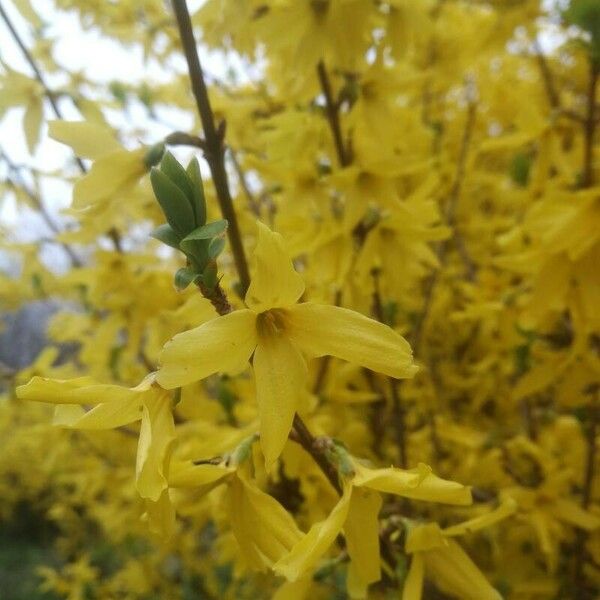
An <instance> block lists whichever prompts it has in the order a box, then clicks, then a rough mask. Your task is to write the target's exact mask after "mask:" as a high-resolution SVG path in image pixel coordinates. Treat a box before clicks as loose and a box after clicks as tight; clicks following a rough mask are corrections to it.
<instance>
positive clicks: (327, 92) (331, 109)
mask: <svg viewBox="0 0 600 600" xmlns="http://www.w3.org/2000/svg"><path fill="white" fill-rule="evenodd" d="M317 75H318V77H319V83H320V84H321V91H322V92H323V95H324V96H325V111H326V112H327V120H328V121H329V127H330V129H331V133H332V135H333V142H334V144H335V150H336V152H337V158H338V162H339V163H340V166H341V167H347V166H348V165H349V164H350V163H351V162H352V161H351V159H350V153H349V152H348V150H347V148H346V147H345V146H344V140H343V137H342V128H341V125H340V114H339V104H338V103H337V102H336V101H335V99H334V98H333V93H332V91H331V83H330V81H329V76H328V75H327V69H326V68H325V63H324V62H323V61H322V60H320V61H319V64H318V65H317Z"/></svg>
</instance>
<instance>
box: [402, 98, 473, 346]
mask: <svg viewBox="0 0 600 600" xmlns="http://www.w3.org/2000/svg"><path fill="white" fill-rule="evenodd" d="M476 112H477V109H476V106H475V104H474V103H473V102H469V106H468V109H467V120H466V122H465V128H464V131H463V136H462V141H461V145H460V150H459V154H458V160H457V163H456V172H455V175H454V183H453V184H452V188H451V189H450V196H449V199H448V206H447V208H446V215H445V216H446V223H447V224H448V226H449V227H451V228H452V229H453V234H452V237H451V238H450V239H449V240H444V241H442V242H440V243H439V244H438V246H437V251H436V254H437V257H438V260H439V263H440V266H439V268H438V269H437V270H436V271H434V272H433V273H432V274H431V276H430V277H429V278H428V279H427V281H426V282H425V289H424V301H423V310H422V311H421V313H420V315H419V317H418V319H417V322H416V324H415V327H414V329H413V333H412V336H411V340H410V342H411V346H412V349H413V353H414V354H415V355H416V356H418V355H419V351H420V347H421V342H422V337H423V330H424V328H425V324H426V321H427V318H428V316H429V312H430V311H431V306H432V304H433V295H434V291H435V288H436V286H437V283H438V279H439V274H440V271H441V269H442V268H443V267H444V265H445V264H446V259H447V254H448V248H449V245H450V242H454V244H455V245H456V249H457V251H458V252H459V254H460V255H461V259H462V260H463V263H464V265H465V268H466V271H467V278H468V279H469V280H472V279H474V277H475V273H476V266H475V264H474V263H473V261H472V259H471V258H470V256H469V254H468V253H467V251H466V248H465V245H464V241H463V240H462V237H461V236H460V235H458V233H457V231H456V212H457V208H458V201H459V199H460V194H461V192H462V187H463V183H464V178H465V172H466V165H467V158H468V155H469V147H470V145H471V139H472V137H473V128H474V125H475V115H476Z"/></svg>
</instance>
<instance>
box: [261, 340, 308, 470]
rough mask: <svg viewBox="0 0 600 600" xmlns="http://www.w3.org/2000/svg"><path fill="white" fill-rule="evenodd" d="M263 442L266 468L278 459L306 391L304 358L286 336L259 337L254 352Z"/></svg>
mask: <svg viewBox="0 0 600 600" xmlns="http://www.w3.org/2000/svg"><path fill="white" fill-rule="evenodd" d="M253 366H254V376H255V378H256V401H257V402H258V413H259V417H260V445H261V448H262V451H263V454H264V456H265V464H266V468H267V470H269V469H270V468H271V466H272V465H273V463H274V462H275V461H276V460H277V458H279V455H280V454H281V451H282V450H283V447H284V446H285V442H286V440H287V438H288V435H289V433H290V429H291V428H292V421H293V419H294V414H295V412H296V411H297V410H298V406H299V405H300V402H301V399H302V396H303V394H304V393H305V387H306V380H307V369H306V363H305V362H304V358H303V357H302V355H301V354H300V352H299V351H298V350H297V349H296V347H295V346H294V345H293V344H292V343H291V342H290V341H289V340H288V339H287V338H286V337H285V336H283V335H273V336H269V337H266V338H263V339H261V340H260V342H259V344H258V346H257V347H256V351H255V353H254V363H253Z"/></svg>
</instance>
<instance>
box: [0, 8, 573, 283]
mask: <svg viewBox="0 0 600 600" xmlns="http://www.w3.org/2000/svg"><path fill="white" fill-rule="evenodd" d="M202 1H203V0H196V1H194V0H190V2H189V4H190V10H191V11H193V10H194V8H196V7H197V6H199V5H200V4H201V2H202ZM545 1H546V3H547V5H548V6H551V5H556V4H557V3H560V2H561V1H562V0H545ZM0 2H2V6H3V7H4V8H5V10H6V11H7V12H8V13H9V16H10V18H11V20H12V21H13V23H14V25H15V27H16V28H17V30H18V31H19V34H20V35H21V38H22V39H23V40H24V41H25V44H26V45H27V46H28V47H31V45H32V36H31V31H30V27H29V25H28V24H27V22H26V21H24V19H23V18H22V17H21V16H20V14H19V13H18V12H17V11H16V10H15V8H14V6H13V5H12V2H11V0H0ZM32 4H34V5H35V9H36V11H37V12H38V13H39V15H40V16H41V18H42V19H43V20H44V21H45V22H46V23H47V26H48V29H47V33H48V35H49V36H50V37H52V38H54V39H56V43H55V46H54V57H55V59H56V60H57V62H58V64H61V65H63V66H64V67H65V68H68V69H69V70H71V71H76V70H81V71H82V72H83V73H84V74H86V75H88V76H90V77H91V78H93V79H94V80H95V81H98V82H110V81H114V80H118V81H124V82H127V83H140V82H143V81H148V82H165V81H168V80H169V79H170V78H171V76H172V73H173V71H175V72H178V73H185V72H186V64H185V61H184V59H183V56H177V57H174V59H173V61H172V62H171V64H170V65H169V67H168V70H167V69H165V68H164V67H161V66H160V65H158V64H157V63H156V62H154V61H149V62H145V61H144V58H143V55H142V50H141V48H136V47H128V48H124V47H123V46H121V45H119V44H118V43H117V42H115V41H113V40H110V39H108V38H106V37H103V36H102V35H101V34H100V33H99V32H98V31H97V30H93V29H92V30H86V31H84V30H83V28H82V27H81V24H80V22H79V19H78V17H77V15H76V14H75V13H66V12H63V11H56V10H55V9H54V6H53V2H52V0H34V2H32ZM547 31H548V33H547V35H544V36H543V39H542V43H543V46H544V47H545V48H546V49H548V48H551V47H552V46H553V45H555V44H556V36H553V34H552V29H551V28H550V27H548V28H547ZM200 55H201V60H202V63H203V66H204V68H205V70H206V71H207V72H208V73H212V74H214V75H217V76H219V77H223V76H224V74H225V73H227V72H228V71H229V70H233V71H235V72H236V73H237V74H238V77H242V78H243V77H244V73H245V71H246V69H245V68H244V66H243V65H242V64H241V63H240V61H239V59H236V57H235V56H232V55H231V54H230V55H223V54H222V53H208V52H207V51H206V50H203V49H202V48H200ZM0 57H1V59H2V60H3V61H4V62H6V63H7V64H9V65H11V66H12V67H13V68H16V69H17V70H20V71H21V72H23V73H25V74H28V75H30V74H31V70H30V68H29V66H28V64H27V63H26V61H25V59H24V58H23V56H22V54H21V52H20V50H19V48H18V47H17V45H16V43H15V42H14V40H13V39H12V37H11V36H10V34H9V32H8V30H7V29H6V27H5V25H4V23H2V22H0ZM47 83H48V85H49V87H50V88H51V89H52V88H57V87H59V86H60V84H61V79H60V75H58V76H54V77H53V76H48V77H47ZM61 109H62V110H63V111H64V113H65V117H66V118H67V119H80V118H81V117H80V115H79V113H78V111H77V110H76V109H75V108H74V107H73V106H72V105H71V103H70V102H69V101H63V102H61ZM157 114H158V116H159V118H160V120H161V121H163V122H165V123H169V127H166V126H164V125H161V124H159V123H157V122H154V121H152V120H150V119H149V118H148V116H147V112H146V110H145V108H144V107H142V106H141V105H139V104H132V105H131V106H130V107H129V110H128V112H127V114H124V113H123V111H122V110H111V111H108V113H107V115H106V116H107V117H108V119H109V121H110V122H111V124H113V125H114V126H115V127H117V128H118V129H121V128H123V127H125V128H129V129H131V127H132V126H135V125H138V126H140V127H141V128H142V129H145V130H147V131H148V132H149V136H150V138H151V139H145V140H143V141H144V142H154V141H158V140H160V139H161V138H163V137H164V136H165V135H166V134H168V133H170V132H171V131H173V130H175V129H178V130H183V131H190V130H191V127H192V125H193V120H192V116H191V115H190V114H189V113H186V112H183V111H178V110H174V109H167V108H166V107H159V108H158V109H157ZM22 115H23V110H21V109H13V110H10V111H8V113H7V114H5V115H4V116H3V117H2V116H0V146H1V147H2V148H3V151H5V152H6V153H7V154H9V155H10V158H11V160H12V161H13V162H15V163H18V164H23V165H34V166H36V167H38V168H41V169H43V170H45V171H52V170H53V169H59V168H60V167H62V165H64V164H65V162H68V161H72V152H71V150H70V149H69V148H67V147H65V146H63V145H62V144H59V143H57V142H55V141H53V140H51V139H50V138H48V136H47V128H46V126H44V128H43V131H42V134H41V142H40V143H39V145H38V148H37V150H36V152H35V155H34V156H30V155H29V152H28V150H27V147H26V144H25V139H24V136H23V128H22ZM45 116H46V118H54V117H53V115H52V114H51V112H50V110H49V107H48V106H46V113H45ZM74 173H75V172H74ZM4 174H5V171H4V169H3V167H2V166H0V177H3V176H4ZM42 186H43V187H42V197H43V198H44V199H45V203H46V205H47V208H48V211H49V212H50V214H51V216H52V217H53V219H54V220H55V221H57V222H61V221H63V220H64V218H63V217H62V216H61V210H62V209H64V208H67V207H68V206H69V204H70V202H71V189H70V186H69V185H68V184H66V183H65V182H64V181H61V180H59V179H56V178H52V177H49V178H44V179H43V181H42ZM0 226H4V227H5V230H8V232H9V234H10V235H11V236H12V237H13V238H14V239H16V240H19V241H32V240H35V239H38V238H40V237H43V236H46V235H48V233H49V232H48V229H47V227H46V226H45V225H44V223H43V222H42V221H41V219H40V218H39V216H37V215H36V214H35V213H34V212H33V211H31V210H28V209H19V208H18V207H17V204H16V202H15V200H14V198H12V197H11V196H10V195H5V196H4V197H0ZM42 256H43V258H44V261H45V262H46V264H48V265H51V266H52V267H53V268H55V269H56V270H59V271H61V270H64V269H65V268H67V266H68V263H67V261H66V257H65V256H64V253H63V252H62V250H61V249H60V248H58V247H57V246H56V245H54V246H53V245H50V244H47V245H45V246H44V250H43V253H42ZM0 269H3V270H7V269H8V270H9V271H12V272H16V270H17V269H18V265H17V264H16V263H15V262H14V259H13V258H11V257H9V256H7V255H6V254H0Z"/></svg>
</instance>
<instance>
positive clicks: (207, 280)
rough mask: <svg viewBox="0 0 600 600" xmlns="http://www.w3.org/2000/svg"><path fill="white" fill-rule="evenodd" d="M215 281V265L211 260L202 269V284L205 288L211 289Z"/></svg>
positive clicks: (216, 276)
mask: <svg viewBox="0 0 600 600" xmlns="http://www.w3.org/2000/svg"><path fill="white" fill-rule="evenodd" d="M217 281H218V272H217V263H216V262H215V261H214V260H211V261H210V262H209V263H208V264H207V265H206V267H204V271H203V272H202V283H204V285H205V286H206V287H207V288H210V289H212V288H214V287H215V285H217Z"/></svg>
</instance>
